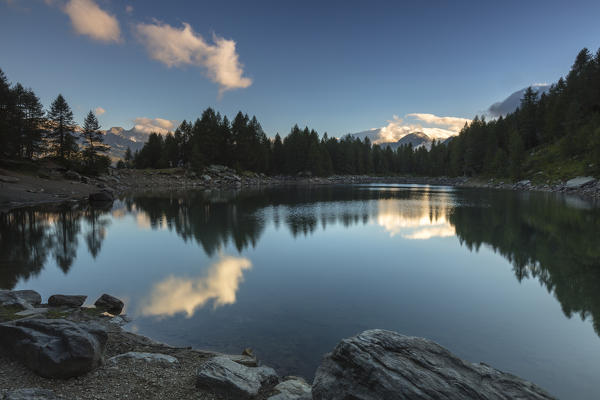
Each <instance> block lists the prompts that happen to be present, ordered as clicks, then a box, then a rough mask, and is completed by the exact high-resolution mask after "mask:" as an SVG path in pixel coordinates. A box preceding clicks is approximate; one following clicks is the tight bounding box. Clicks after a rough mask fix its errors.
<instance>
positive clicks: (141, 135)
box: [104, 127, 149, 161]
mask: <svg viewBox="0 0 600 400" xmlns="http://www.w3.org/2000/svg"><path fill="white" fill-rule="evenodd" d="M148 136H149V135H148V134H147V133H145V132H141V131H137V130H135V128H132V129H129V130H125V129H123V128H121V127H112V128H110V129H107V130H106V131H104V143H105V144H107V145H109V146H110V151H109V154H108V155H109V156H110V158H111V160H113V161H116V160H120V159H123V158H124V157H125V151H127V148H128V147H129V148H130V149H131V153H132V154H133V153H135V152H136V151H138V150H140V149H141V148H142V147H143V146H144V143H146V141H147V140H148Z"/></svg>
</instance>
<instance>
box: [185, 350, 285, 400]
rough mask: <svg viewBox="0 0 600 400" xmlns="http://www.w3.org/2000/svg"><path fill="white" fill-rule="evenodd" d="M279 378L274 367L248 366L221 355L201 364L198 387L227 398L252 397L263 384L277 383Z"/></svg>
mask: <svg viewBox="0 0 600 400" xmlns="http://www.w3.org/2000/svg"><path fill="white" fill-rule="evenodd" d="M278 379H279V378H278V377H277V374H276V373H275V371H274V370H273V369H272V368H269V367H253V368H252V367H246V366H245V365H242V364H238V363H236V362H235V361H233V360H231V359H230V358H229V357H225V356H219V357H214V358H211V359H210V360H208V361H206V362H205V363H203V364H202V365H200V367H199V368H198V371H197V372H196V387H198V388H201V389H204V390H208V391H210V392H212V393H214V394H217V395H219V396H224V397H226V398H234V399H250V398H252V397H254V396H256V395H257V394H258V393H259V391H260V390H261V388H262V387H263V386H265V385H273V384H276V383H277V381H278Z"/></svg>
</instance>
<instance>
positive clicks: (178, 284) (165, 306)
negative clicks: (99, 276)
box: [141, 255, 252, 318]
mask: <svg viewBox="0 0 600 400" xmlns="http://www.w3.org/2000/svg"><path fill="white" fill-rule="evenodd" d="M250 268H252V262H250V260H249V259H247V258H244V257H233V256H223V255H221V256H220V259H219V260H218V261H217V262H215V263H214V264H212V265H211V266H210V267H209V268H208V273H207V275H206V276H203V277H200V278H176V277H174V276H170V277H168V278H167V279H165V280H163V281H161V282H159V283H157V284H155V285H154V288H153V290H152V293H151V294H150V296H149V298H148V299H147V301H145V302H144V305H143V306H142V307H141V313H142V315H155V316H172V315H175V314H177V313H185V314H186V315H187V317H188V318H189V317H191V316H193V315H194V312H195V311H196V309H198V308H199V307H203V306H204V305H205V304H206V303H207V302H209V301H211V300H212V303H213V307H215V308H216V307H218V306H223V305H226V304H234V303H235V301H236V293H237V290H238V288H239V286H240V283H241V282H242V281H243V280H244V270H247V269H250Z"/></svg>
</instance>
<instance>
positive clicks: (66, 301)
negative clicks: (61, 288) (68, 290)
mask: <svg viewBox="0 0 600 400" xmlns="http://www.w3.org/2000/svg"><path fill="white" fill-rule="evenodd" d="M85 299H87V296H83V295H81V296H78V295H66V294H53V295H52V296H50V298H48V305H49V306H51V307H62V306H66V307H80V306H82V305H83V303H84V302H85Z"/></svg>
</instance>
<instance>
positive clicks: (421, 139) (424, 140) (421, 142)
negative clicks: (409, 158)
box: [379, 132, 433, 150]
mask: <svg viewBox="0 0 600 400" xmlns="http://www.w3.org/2000/svg"><path fill="white" fill-rule="evenodd" d="M432 142H433V139H431V138H430V137H429V136H427V135H426V134H425V133H423V132H413V133H409V134H408V135H405V136H403V137H402V138H401V139H400V140H398V141H397V142H384V143H379V145H380V146H381V147H389V148H391V149H392V150H396V149H397V148H398V147H400V146H406V145H409V144H411V145H412V147H413V149H418V148H419V147H425V148H426V149H427V150H429V149H430V148H431V143H432Z"/></svg>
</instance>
